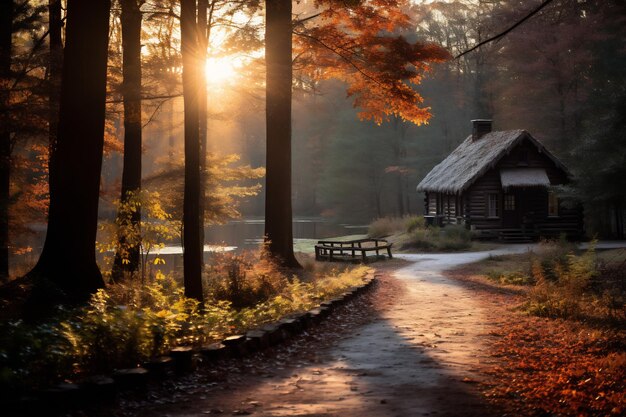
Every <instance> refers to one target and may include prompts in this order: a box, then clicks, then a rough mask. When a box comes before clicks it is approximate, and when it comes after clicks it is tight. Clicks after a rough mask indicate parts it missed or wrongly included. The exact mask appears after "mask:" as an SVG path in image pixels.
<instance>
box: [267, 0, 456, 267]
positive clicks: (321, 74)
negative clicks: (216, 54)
mask: <svg viewBox="0 0 626 417" xmlns="http://www.w3.org/2000/svg"><path fill="white" fill-rule="evenodd" d="M265 5H266V32H265V33H266V35H265V42H266V44H265V49H266V66H267V76H266V77H267V83H266V88H267V104H266V112H267V113H266V114H267V116H266V122H267V181H266V211H265V219H266V220H265V230H266V239H267V240H268V242H269V251H270V253H271V254H272V255H274V256H275V257H276V258H277V259H279V260H280V261H281V263H282V264H283V265H284V266H297V265H298V264H297V262H296V260H295V258H294V256H293V238H292V226H291V222H292V210H291V80H292V69H293V68H292V39H291V34H290V33H287V32H288V29H290V28H292V30H293V33H294V34H295V35H296V39H297V50H298V53H297V56H298V62H299V64H298V65H301V66H302V67H304V68H309V74H310V76H311V77H312V78H320V79H324V78H339V79H341V80H343V81H345V82H346V83H347V84H348V90H347V92H348V95H349V96H351V97H353V98H354V104H355V106H357V107H359V108H360V109H361V112H360V113H359V116H360V117H361V118H362V119H365V120H373V121H375V122H376V123H382V122H383V121H385V120H388V119H389V117H391V116H397V117H399V118H401V119H403V120H409V121H412V122H414V123H416V124H421V123H424V122H426V121H427V120H428V118H429V117H430V113H429V111H428V109H427V108H425V107H422V106H420V104H421V103H422V98H421V96H420V95H419V94H418V93H417V91H416V90H415V89H414V88H413V86H414V85H416V84H419V82H420V81H421V79H422V77H423V74H424V72H425V71H427V70H428V69H429V65H428V63H429V62H436V61H441V60H444V59H446V58H447V57H448V53H447V52H446V51H445V50H443V49H441V48H440V47H437V46H435V45H430V44H425V43H421V42H409V41H407V39H406V38H405V37H404V36H402V35H399V34H397V33H398V32H399V30H401V29H402V28H405V29H406V28H408V27H409V26H410V25H409V23H410V19H409V17H408V16H407V15H406V14H405V13H404V12H403V11H402V7H404V6H406V5H407V4H405V3H404V2H402V1H384V0H381V1H369V2H361V1H356V2H350V3H345V2H343V1H321V2H318V3H316V5H317V6H319V9H317V10H315V11H314V12H311V14H310V15H308V16H303V17H299V18H298V19H296V21H295V22H292V20H291V11H292V6H291V2H289V1H284V0H283V1H271V0H267V1H266V2H265Z"/></svg>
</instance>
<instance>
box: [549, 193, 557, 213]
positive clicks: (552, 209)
mask: <svg viewBox="0 0 626 417" xmlns="http://www.w3.org/2000/svg"><path fill="white" fill-rule="evenodd" d="M558 215H559V197H557V195H556V193H555V192H554V191H548V217H558Z"/></svg>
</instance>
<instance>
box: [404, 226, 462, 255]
mask: <svg viewBox="0 0 626 417" xmlns="http://www.w3.org/2000/svg"><path fill="white" fill-rule="evenodd" d="M471 245H472V241H471V235H470V231H469V230H467V229H465V227H463V226H461V225H449V226H446V227H443V228H440V227H437V226H432V227H427V228H423V229H420V228H418V229H415V230H413V231H412V232H411V233H408V235H407V238H406V240H405V242H404V244H403V248H412V249H419V250H425V251H432V250H441V251H448V250H462V249H467V248H469V247H471Z"/></svg>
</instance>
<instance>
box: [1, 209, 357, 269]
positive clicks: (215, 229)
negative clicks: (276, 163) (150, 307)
mask: <svg viewBox="0 0 626 417" xmlns="http://www.w3.org/2000/svg"><path fill="white" fill-rule="evenodd" d="M264 231H265V222H264V220H263V218H246V219H239V220H233V221H230V222H228V223H226V224H223V225H217V226H208V227H206V228H205V243H206V245H205V246H204V261H205V262H210V258H211V256H213V254H214V253H216V252H224V251H242V250H252V249H258V248H259V245H260V244H261V243H262V242H263V234H264ZM37 232H38V233H37V236H34V237H33V238H32V242H29V245H30V246H32V247H33V248H34V250H33V251H32V252H30V253H26V254H22V255H12V256H11V259H10V264H11V267H12V272H11V274H12V276H21V275H23V274H25V273H26V272H28V271H29V270H30V268H32V267H33V266H34V264H35V263H36V262H37V259H38V258H39V253H40V251H41V246H42V245H43V239H44V237H45V225H37ZM363 233H367V226H366V225H353V224H340V223H333V222H331V221H328V220H325V219H320V218H295V219H294V221H293V234H294V242H295V243H296V245H297V244H298V243H299V242H301V241H302V240H306V239H325V238H329V237H336V236H345V235H354V234H363ZM159 252H160V253H159V255H158V256H159V257H160V258H162V259H163V260H165V263H166V264H165V265H159V267H158V269H160V270H162V271H164V272H170V271H174V270H182V267H183V258H182V248H181V247H180V245H175V244H173V245H168V246H166V247H165V248H163V249H161V250H160V251H159ZM112 255H113V253H112V252H111V253H104V254H102V253H98V254H97V261H98V263H99V264H100V267H101V268H102V269H103V270H106V269H108V268H110V266H107V264H106V259H107V258H111V257H112ZM155 256H156V254H150V256H149V259H150V260H154V258H155ZM155 268H156V267H155Z"/></svg>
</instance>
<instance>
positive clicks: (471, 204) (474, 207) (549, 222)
mask: <svg viewBox="0 0 626 417" xmlns="http://www.w3.org/2000/svg"><path fill="white" fill-rule="evenodd" d="M491 127H492V121H491V120H485V119H479V120H472V134H471V135H470V136H468V137H467V139H465V140H464V141H463V142H462V143H461V144H460V145H459V146H458V147H457V148H456V149H455V150H454V151H452V153H451V154H450V155H448V157H447V158H445V159H444V160H443V161H442V162H441V163H439V164H438V165H437V166H435V167H434V168H433V169H432V170H431V171H430V172H429V173H428V174H427V175H426V177H425V178H424V179H423V180H422V181H421V182H420V183H419V185H418V186H417V191H421V192H424V193H425V198H424V205H425V207H424V213H425V217H426V220H427V222H428V223H431V224H437V225H441V226H443V225H446V224H464V225H466V226H467V227H468V228H470V229H471V230H474V231H475V232H476V235H477V236H478V237H479V238H497V239H500V240H503V241H518V242H523V241H531V240H536V239H538V238H541V237H545V238H555V237H559V236H561V235H563V234H564V235H566V236H567V238H569V239H580V238H581V237H582V236H583V216H582V206H581V205H580V204H579V203H576V202H571V201H565V199H563V198H562V196H560V195H559V186H562V185H565V184H567V183H569V182H570V181H571V174H570V172H569V171H568V169H567V168H566V167H565V166H564V165H563V163H561V161H559V160H558V159H557V158H556V157H555V156H554V155H553V154H552V153H550V151H548V150H547V149H546V148H545V147H544V146H543V145H542V144H541V143H540V142H539V141H538V140H537V139H535V138H534V137H533V136H532V135H531V134H530V133H528V132H527V131H525V130H507V131H499V132H493V131H492V130H491Z"/></svg>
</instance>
